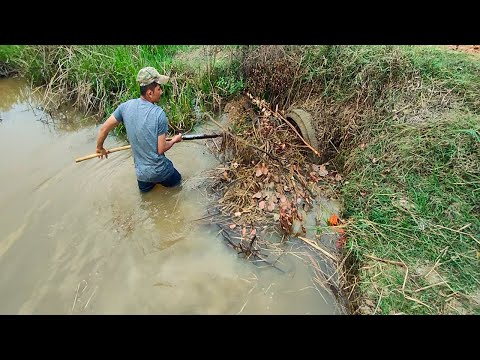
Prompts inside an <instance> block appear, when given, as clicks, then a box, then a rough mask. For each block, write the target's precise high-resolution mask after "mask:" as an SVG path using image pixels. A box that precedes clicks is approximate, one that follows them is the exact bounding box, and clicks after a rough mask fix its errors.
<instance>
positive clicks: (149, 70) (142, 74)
mask: <svg viewBox="0 0 480 360" xmlns="http://www.w3.org/2000/svg"><path fill="white" fill-rule="evenodd" d="M169 79H170V77H168V76H165V75H160V73H159V72H158V71H157V69H155V68H154V67H151V66H148V67H144V68H143V69H141V70H140V71H139V72H138V75H137V81H138V83H139V84H140V86H145V85H148V84H151V83H152V82H156V83H157V84H160V85H164V84H166V83H167V82H168V80H169Z"/></svg>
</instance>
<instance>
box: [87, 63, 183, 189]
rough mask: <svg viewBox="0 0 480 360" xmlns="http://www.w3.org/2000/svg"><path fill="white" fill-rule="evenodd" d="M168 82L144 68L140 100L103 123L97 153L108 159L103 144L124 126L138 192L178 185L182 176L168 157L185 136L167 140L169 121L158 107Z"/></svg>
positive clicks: (140, 76)
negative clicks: (171, 149) (168, 152)
mask: <svg viewBox="0 0 480 360" xmlns="http://www.w3.org/2000/svg"><path fill="white" fill-rule="evenodd" d="M168 80H169V77H168V76H165V75H160V73H159V72H158V71H157V70H156V69H155V68H153V67H145V68H143V69H141V70H140V71H139V72H138V75H137V82H138V83H139V84H140V94H141V96H140V98H137V99H131V100H128V101H126V102H124V103H122V104H120V105H119V106H118V107H117V108H116V109H115V111H114V112H113V114H112V115H110V117H109V118H108V119H107V120H106V121H105V123H103V125H102V126H101V128H100V131H99V133H98V137H97V149H96V152H97V154H99V157H100V158H103V156H105V158H107V154H108V150H106V149H105V148H104V147H103V142H104V141H105V139H106V138H107V135H108V133H109V132H110V131H111V130H112V129H114V128H115V127H116V126H117V125H118V124H120V123H121V122H123V124H124V125H125V129H126V131H127V137H128V140H129V141H130V144H131V146H132V151H133V159H134V162H135V173H136V175H137V182H138V188H139V189H140V191H141V192H148V191H150V190H152V189H153V187H154V186H155V184H160V185H163V186H167V187H173V186H176V185H179V184H180V183H181V180H182V176H181V175H180V173H179V172H178V171H177V170H176V169H175V167H174V166H173V164H172V162H171V161H170V160H169V159H168V158H167V157H166V156H165V152H166V151H168V150H169V149H170V148H171V147H172V146H173V145H174V144H175V143H178V142H180V141H182V134H178V135H175V136H174V137H173V138H172V139H171V140H167V139H166V136H165V135H166V133H167V130H168V120H167V117H166V115H165V111H163V109H162V108H161V107H160V106H158V105H155V103H158V102H159V101H160V96H161V95H162V93H163V89H162V85H165V84H166V83H167V82H168Z"/></svg>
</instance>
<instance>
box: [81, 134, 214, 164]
mask: <svg viewBox="0 0 480 360" xmlns="http://www.w3.org/2000/svg"><path fill="white" fill-rule="evenodd" d="M219 136H222V134H188V135H183V136H182V140H200V139H212V138H216V137H219ZM166 140H167V141H170V140H172V138H171V137H169V138H166ZM131 147H132V145H125V146H120V147H117V148H113V149H110V150H108V153H109V154H110V153H113V152H116V151H122V150H127V149H130V148H131ZM99 156H100V154H98V153H95V154H90V155H87V156H84V157H81V158H78V159H75V162H77V163H78V162H80V161H84V160H88V159H93V158H96V157H99Z"/></svg>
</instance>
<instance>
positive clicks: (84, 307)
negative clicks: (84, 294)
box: [83, 286, 98, 310]
mask: <svg viewBox="0 0 480 360" xmlns="http://www.w3.org/2000/svg"><path fill="white" fill-rule="evenodd" d="M97 288H98V286H95V289H93V292H92V295H90V297H89V298H88V300H87V303H86V304H85V306H84V307H83V309H84V310H85V309H86V308H87V305H88V303H89V302H90V300H91V299H92V297H93V295H94V294H95V291H97Z"/></svg>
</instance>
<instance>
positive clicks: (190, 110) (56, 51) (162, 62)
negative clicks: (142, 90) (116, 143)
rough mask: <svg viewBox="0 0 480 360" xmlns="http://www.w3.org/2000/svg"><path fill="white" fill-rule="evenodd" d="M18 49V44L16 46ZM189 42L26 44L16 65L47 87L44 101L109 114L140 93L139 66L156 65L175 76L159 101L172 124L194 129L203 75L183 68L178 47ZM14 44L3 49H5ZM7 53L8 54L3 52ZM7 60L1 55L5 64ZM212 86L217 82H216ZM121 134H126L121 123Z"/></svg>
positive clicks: (181, 49) (35, 82) (184, 48)
mask: <svg viewBox="0 0 480 360" xmlns="http://www.w3.org/2000/svg"><path fill="white" fill-rule="evenodd" d="M14 49H16V48H14ZM189 49H190V47H189V46H173V45H169V46H162V45H141V46H25V47H23V48H22V51H21V53H20V52H18V51H17V53H16V55H15V54H14V55H13V56H10V57H9V59H11V58H13V59H14V63H15V67H16V70H17V71H18V72H19V73H20V74H21V75H24V76H26V77H27V78H29V79H30V80H31V81H32V84H33V85H34V86H42V87H43V88H44V90H45V92H44V93H45V103H46V107H48V106H53V107H55V106H59V105H60V104H61V103H63V102H66V101H71V102H73V104H74V106H76V107H77V108H79V109H80V110H82V111H84V112H85V114H86V116H89V115H95V116H97V117H100V118H105V117H106V116H108V115H109V114H110V113H111V112H112V111H113V110H114V108H115V107H116V106H117V105H118V104H119V103H120V102H122V101H125V100H127V99H129V98H132V97H138V96H139V88H138V84H137V83H136V81H135V78H136V74H137V72H138V70H139V69H140V68H142V67H144V66H153V67H155V68H157V69H158V70H159V71H160V72H163V73H165V74H167V75H169V76H170V77H171V82H170V83H169V84H167V85H166V86H165V90H164V93H165V95H164V97H163V99H162V103H161V104H160V105H162V106H164V107H165V108H166V109H167V110H168V111H170V113H169V112H168V111H167V114H168V115H169V120H170V123H171V125H172V128H173V130H185V129H191V128H192V127H193V125H194V123H195V121H196V120H197V117H196V115H195V114H196V112H198V111H196V108H202V107H203V106H204V104H203V103H202V101H203V99H205V98H206V97H207V96H206V95H205V93H202V89H201V87H200V84H201V83H202V80H201V79H199V78H198V77H196V76H194V75H195V74H190V75H189V74H188V73H187V74H183V73H178V72H177V71H176V70H177V69H178V68H181V65H179V62H178V61H176V60H175V57H176V55H177V53H179V52H187V51H188V50H189ZM7 50H9V51H10V52H11V51H12V50H11V49H7V48H5V49H3V52H4V53H6V52H7ZM3 58H7V57H6V56H4V57H3ZM4 63H6V62H5V61H2V64H4ZM212 86H213V85H212ZM116 131H117V134H118V135H121V134H124V129H123V128H122V126H120V127H117V128H116Z"/></svg>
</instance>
